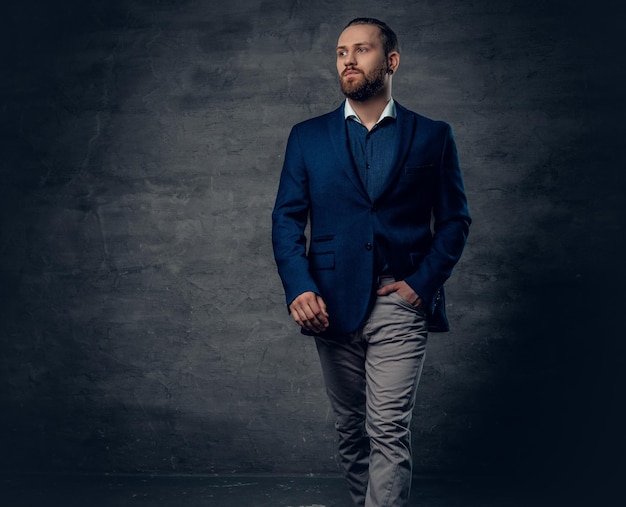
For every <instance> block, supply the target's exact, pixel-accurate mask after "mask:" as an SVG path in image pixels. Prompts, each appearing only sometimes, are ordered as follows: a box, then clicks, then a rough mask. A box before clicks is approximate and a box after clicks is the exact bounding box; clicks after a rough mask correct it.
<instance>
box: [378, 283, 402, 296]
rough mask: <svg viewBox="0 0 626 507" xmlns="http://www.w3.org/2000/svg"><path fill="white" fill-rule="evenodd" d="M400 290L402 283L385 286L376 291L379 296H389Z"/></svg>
mask: <svg viewBox="0 0 626 507" xmlns="http://www.w3.org/2000/svg"><path fill="white" fill-rule="evenodd" d="M399 289H400V282H394V283H390V284H389V285H385V286H383V287H381V288H380V289H378V290H377V291H376V294H378V295H379V296H388V295H389V294H391V293H392V292H397V291H398V290H399Z"/></svg>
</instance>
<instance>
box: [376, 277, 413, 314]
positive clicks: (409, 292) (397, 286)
mask: <svg viewBox="0 0 626 507" xmlns="http://www.w3.org/2000/svg"><path fill="white" fill-rule="evenodd" d="M392 292H397V293H398V296H400V297H401V298H402V299H404V300H405V301H406V302H407V303H409V304H411V305H413V306H415V307H416V308H419V307H420V306H421V305H422V298H421V297H420V296H419V294H417V292H415V291H414V290H413V289H412V288H411V286H410V285H409V284H408V283H406V282H405V281H399V282H394V283H390V284H389V285H385V286H384V287H381V288H380V289H378V290H377V291H376V294H378V295H379V296H388V295H389V294H391V293H392Z"/></svg>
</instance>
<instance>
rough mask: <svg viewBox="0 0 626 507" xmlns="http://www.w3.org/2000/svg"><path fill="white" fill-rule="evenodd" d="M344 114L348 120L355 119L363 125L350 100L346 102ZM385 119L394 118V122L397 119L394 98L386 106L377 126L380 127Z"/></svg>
mask: <svg viewBox="0 0 626 507" xmlns="http://www.w3.org/2000/svg"><path fill="white" fill-rule="evenodd" d="M343 114H344V117H345V119H346V120H347V119H348V118H353V119H354V120H355V121H356V122H358V123H362V122H361V119H360V118H359V115H358V114H356V111H355V110H354V109H353V108H352V106H351V105H350V101H349V100H348V99H346V101H345V106H344V108H343ZM384 118H393V119H394V120H395V118H396V103H395V102H394V101H393V98H390V99H389V102H387V105H386V106H385V109H383V112H382V114H381V115H380V118H378V121H377V122H376V125H378V124H379V123H380V122H381V121H382V120H383V119H384Z"/></svg>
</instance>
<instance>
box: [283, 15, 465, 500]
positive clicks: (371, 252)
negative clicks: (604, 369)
mask: <svg viewBox="0 0 626 507" xmlns="http://www.w3.org/2000/svg"><path fill="white" fill-rule="evenodd" d="M336 58H337V71H338V74H339V83H340V86H341V90H342V92H343V94H344V95H345V96H346V100H345V102H343V104H342V105H341V106H340V107H339V108H338V109H336V110H335V111H333V112H330V113H328V114H325V115H323V116H320V117H317V118H313V119H310V120H307V121H305V122H302V123H300V124H298V125H296V126H294V127H293V129H292V131H291V134H290V136H289V140H288V143H287V149H286V154H285V159H284V164H283V169H282V173H281V178H280V184H279V188H278V193H277V197H276V203H275V206H274V211H273V213H272V220H273V228H272V240H273V246H274V256H275V259H276V264H277V267H278V272H279V275H280V277H281V280H282V282H283V286H284V289H285V295H286V300H287V306H288V309H289V312H290V313H291V315H292V317H293V319H294V320H295V322H296V323H297V324H298V325H299V326H300V328H301V331H302V333H304V334H306V335H311V336H313V337H314V339H315V343H316V346H317V350H318V353H319V357H320V363H321V366H322V372H323V375H324V382H325V385H326V392H327V393H328V397H329V400H330V403H331V406H332V408H333V411H334V414H335V418H336V422H335V427H336V429H337V432H338V434H339V456H340V462H341V465H342V467H343V470H344V472H345V475H346V478H347V480H348V487H349V490H350V493H351V495H352V499H353V500H354V504H355V505H356V506H360V507H363V506H365V507H383V506H384V507H391V506H394V507H400V506H406V505H407V504H408V498H409V493H410V485H411V476H412V455H411V432H410V424H411V417H412V413H413V408H414V406H415V396H416V390H417V385H418V382H419V378H420V375H421V371H422V367H423V364H424V357H425V353H426V342H427V338H428V332H429V331H438V332H442V331H447V330H448V321H447V318H446V311H445V298H444V291H443V285H444V282H445V281H446V280H447V279H448V278H449V276H450V274H451V272H452V269H453V267H454V266H455V264H456V263H457V262H458V260H459V258H460V256H461V253H462V251H463V247H464V245H465V242H466V239H467V234H468V231H469V226H470V223H471V219H470V215H469V211H468V207H467V200H466V197H465V190H464V184H463V178H462V175H461V170H460V167H459V161H458V156H457V151H456V147H455V143H454V138H453V136H452V132H451V129H450V127H449V125H447V124H446V123H444V122H441V121H433V120H431V119H428V118H426V117H424V116H421V115H419V114H416V113H414V112H412V111H409V110H408V109H406V108H404V107H402V106H401V105H400V104H399V103H397V102H395V101H394V100H393V98H392V97H391V84H392V78H393V75H394V74H395V73H396V72H397V70H398V66H399V64H400V51H399V46H398V41H397V37H396V35H395V33H394V32H393V31H392V30H391V29H390V28H389V27H388V26H387V25H386V24H385V23H383V22H382V21H379V20H377V19H372V18H357V19H354V20H352V21H351V22H350V23H348V25H347V26H346V28H345V29H344V30H343V32H342V33H341V35H340V36H339V40H338V43H337V49H336ZM307 223H308V224H309V225H310V240H307V237H306V236H305V229H306V227H307Z"/></svg>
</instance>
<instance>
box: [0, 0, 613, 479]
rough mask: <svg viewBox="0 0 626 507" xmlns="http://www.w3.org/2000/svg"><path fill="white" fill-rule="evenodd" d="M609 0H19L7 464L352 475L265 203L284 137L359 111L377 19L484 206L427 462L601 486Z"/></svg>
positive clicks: (606, 345)
mask: <svg viewBox="0 0 626 507" xmlns="http://www.w3.org/2000/svg"><path fill="white" fill-rule="evenodd" d="M613 5H617V3H614V4H611V2H606V1H603V2H600V3H598V2H596V3H594V4H593V6H586V7H585V6H583V5H582V3H581V5H577V4H576V2H559V1H541V2H537V1H521V0H520V1H514V0H509V1H503V2H489V1H486V0H483V1H476V2H463V1H460V0H442V1H438V2H426V1H423V2H411V1H405V2H366V3H365V5H364V3H363V2H362V1H359V2H357V1H344V2H339V3H335V2H300V1H297V0H294V1H292V2H287V1H282V0H267V1H261V0H248V1H245V2H243V1H236V0H234V1H231V2H220V3H219V4H218V3H214V2H208V1H200V0H198V1H185V0H180V1H174V0H170V1H158V2H157V1H153V2H149V1H147V0H144V1H142V0H129V1H125V2H124V1H115V0H110V1H99V0H92V1H86V2H68V1H65V2H43V1H41V2H38V1H36V0H25V1H24V2H22V3H21V4H20V6H19V7H18V6H13V7H11V8H9V10H8V13H7V15H6V16H5V17H4V21H5V22H8V23H7V24H8V25H10V26H7V27H6V29H4V30H2V37H3V40H2V47H3V60H2V69H1V71H0V72H1V77H0V80H1V83H2V90H1V91H2V107H1V109H0V118H1V119H2V121H1V125H0V128H1V129H2V146H3V148H2V160H1V164H2V165H1V173H0V178H1V180H0V183H1V190H0V209H1V216H0V220H1V222H0V224H1V229H0V270H1V271H0V293H1V297H2V306H1V308H0V319H1V321H0V339H1V341H0V346H1V347H2V355H1V360H0V382H1V386H2V387H1V388H2V391H1V399H0V400H1V407H2V417H1V423H0V424H1V429H2V435H1V439H2V440H1V442H2V445H3V446H4V451H3V453H4V456H5V459H3V462H2V468H4V469H10V470H16V469H17V470H30V471H37V470H66V471H81V472H85V471H87V472H165V473H168V472H194V473H206V472H225V473H230V472H272V473H274V472H275V473H285V472H296V473H297V472H302V473H308V472H329V471H336V463H335V458H334V452H335V449H334V447H335V444H334V442H335V436H334V432H333V427H332V417H331V415H330V414H329V410H328V406H327V403H326V399H325V394H324V391H323V386H322V382H321V377H320V371H319V367H318V364H317V358H316V355H315V351H314V347H313V344H312V342H311V341H310V340H308V339H306V338H303V337H300V336H299V334H298V333H297V330H296V328H295V325H294V324H293V323H292V322H291V321H290V319H289V318H288V316H287V315H286V312H285V308H284V306H283V295H282V290H281V287H280V283H279V280H278V278H277V276H276V274H275V269H274V265H273V261H272V256H271V247H270V242H269V233H270V223H269V218H270V217H269V215H270V212H271V207H272V205H273V199H274V192H275V189H276V184H277V179H278V175H279V171H280V167H281V164H282V155H283V150H284V145H285V141H286V138H287V135H288V132H289V128H290V127H291V125H292V124H293V123H295V122H297V121H300V120H303V119H305V118H308V117H310V116H312V115H316V114H321V113H323V112H326V111H328V110H329V109H331V108H334V107H335V106H336V105H338V104H339V102H340V100H341V96H340V94H339V92H338V90H337V85H336V77H335V70H334V59H333V46H334V44H335V41H336V37H337V35H338V33H339V31H340V29H341V27H342V26H343V25H344V24H345V23H346V22H347V21H348V20H349V19H351V18H352V17H355V16H357V15H373V16H376V17H380V18H382V19H385V20H387V21H388V22H389V23H390V24H391V25H392V26H393V27H394V28H395V29H396V31H397V32H398V34H399V37H400V39H401V42H402V45H403V55H402V62H401V68H400V71H399V73H398V74H397V76H396V78H395V79H394V96H395V97H396V99H397V100H398V101H400V102H401V103H403V104H404V105H406V106H408V107H410V108H412V109H414V110H417V111H419V112H421V113H423V114H426V115H429V116H432V117H435V118H440V119H444V120H446V121H448V122H449V123H451V124H452V126H453V128H454V131H455V133H456V137H457V141H458V145H459V151H460V154H461V158H462V162H463V165H464V169H465V175H466V185H467V189H468V194H469V198H470V204H471V209H472V212H473V216H474V219H475V224H474V226H473V229H472V231H471V235H470V236H471V237H470V241H469V244H468V246H467V250H466V254H465V256H464V258H463V260H462V261H461V263H460V265H459V266H458V269H457V271H456V273H455V274H454V276H453V278H452V279H451V281H450V283H449V312H450V315H451V319H452V322H451V324H452V332H451V333H449V334H445V335H433V337H432V340H431V344H430V350H429V357H428V362H427V365H426V368H425V372H424V377H423V381H422V385H421V389H420V393H419V401H418V411H417V413H416V417H415V423H414V430H415V431H414V437H415V452H416V471H418V472H443V473H446V472H454V473H458V472H467V471H470V472H479V473H483V472H484V473H492V472H511V473H515V474H520V475H522V476H523V475H524V474H527V473H529V472H531V473H532V476H533V477H540V478H541V477H542V478H550V477H554V476H559V477H570V474H571V473H574V474H581V475H582V474H587V473H591V474H592V475H593V476H594V477H598V478H605V477H607V476H610V474H611V473H613V472H614V471H615V470H616V466H617V465H618V464H619V460H620V459H621V458H620V456H621V454H622V453H623V451H624V447H623V440H622V439H621V438H620V437H619V434H620V432H618V431H616V430H617V429H618V428H619V427H620V424H621V423H622V420H621V419H620V418H621V416H622V412H621V410H620V407H621V405H622V397H621V394H620V392H621V391H620V389H621V388H622V387H623V385H622V384H621V381H622V380H623V379H622V376H621V375H620V374H619V373H618V372H619V370H620V368H621V366H620V360H621V357H620V355H621V354H622V353H623V345H622V344H621V341H620V340H618V338H620V337H621V335H622V334H623V333H620V332H619V330H618V328H617V323H618V321H619V319H618V317H620V316H621V315H620V312H621V306H622V303H624V297H623V296H622V295H621V292H622V286H621V284H622V283H623V281H624V264H623V262H622V261H621V251H620V249H619V247H620V245H621V235H623V233H624V231H623V223H624V220H623V219H624V198H623V184H624V182H625V178H624V175H623V171H624V169H625V167H624V157H623V155H622V153H621V145H622V144H623V136H622V134H623V129H621V128H620V127H621V124H622V123H623V121H622V117H623V113H624V108H623V105H624V103H623V100H622V99H621V95H622V93H621V88H620V84H621V82H623V80H624V66H623V61H621V60H620V59H619V56H618V53H617V52H616V51H614V49H615V47H616V46H617V45H618V42H619V37H618V35H617V33H618V31H616V28H617V27H618V26H619V25H620V23H621V20H620V17H621V14H620V12H619V10H618V9H617V8H614V7H613ZM592 7H593V10H591V9H592ZM615 473H617V472H615Z"/></svg>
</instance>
